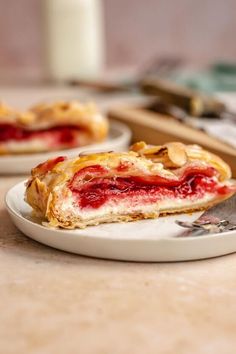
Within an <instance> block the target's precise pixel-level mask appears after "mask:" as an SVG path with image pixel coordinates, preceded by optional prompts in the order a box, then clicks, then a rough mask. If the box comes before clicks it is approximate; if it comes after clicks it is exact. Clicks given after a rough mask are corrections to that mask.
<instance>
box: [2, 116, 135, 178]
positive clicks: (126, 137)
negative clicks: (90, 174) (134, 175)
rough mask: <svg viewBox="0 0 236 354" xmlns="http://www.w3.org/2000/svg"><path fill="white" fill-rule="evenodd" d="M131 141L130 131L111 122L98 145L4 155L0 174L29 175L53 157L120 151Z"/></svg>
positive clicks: (121, 125)
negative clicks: (106, 133) (107, 133)
mask: <svg viewBox="0 0 236 354" xmlns="http://www.w3.org/2000/svg"><path fill="white" fill-rule="evenodd" d="M130 139H131V131H130V129H129V128H128V127H127V126H126V125H125V124H122V123H119V122H114V121H112V122H111V125H110V132H109V136H108V138H107V140H106V141H104V142H103V143H99V144H93V145H87V146H83V147H80V148H74V149H67V150H59V151H52V152H47V153H40V154H24V155H5V156H0V174H29V173H30V170H31V169H32V168H33V167H35V166H36V165H38V164H40V163H41V162H42V161H45V160H47V159H50V158H52V157H54V156H68V157H73V156H77V155H78V154H79V153H80V152H81V151H85V150H86V151H91V150H95V151H96V150H97V151H103V150H104V151H106V150H113V151H122V150H126V149H127V148H128V146H129V143H130Z"/></svg>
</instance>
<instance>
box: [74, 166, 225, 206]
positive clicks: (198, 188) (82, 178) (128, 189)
mask: <svg viewBox="0 0 236 354" xmlns="http://www.w3.org/2000/svg"><path fill="white" fill-rule="evenodd" d="M118 170H119V169H118ZM107 172H108V171H107V170H106V169H105V168H104V167H102V166H99V165H94V166H90V167H87V168H84V169H82V170H80V171H79V172H77V173H76V174H75V176H74V178H73V179H72V180H71V181H70V183H69V188H70V189H71V191H72V192H73V194H74V195H75V196H76V200H77V202H78V205H79V207H80V208H93V209H96V208H99V207H101V206H102V205H104V204H105V203H108V202H110V201H111V202H112V203H114V205H115V204H116V203H119V202H121V201H124V200H126V201H128V205H137V204H138V203H142V204H147V203H156V202H158V201H161V200H164V199H166V198H168V199H169V198H170V199H176V198H178V199H183V200H184V199H186V198H190V200H191V199H193V200H197V199H198V198H199V199H200V198H202V197H203V196H204V195H205V193H213V194H223V195H226V194H228V193H230V191H231V190H230V188H229V187H226V186H223V187H221V186H219V184H218V182H217V179H216V178H214V176H215V175H216V174H217V172H216V170H215V169H214V168H212V167H207V168H205V167H204V168H193V167H192V168H186V169H185V171H184V172H183V173H182V175H181V176H180V177H179V178H178V179H177V180H176V179H175V180H173V179H172V180H171V179H167V178H165V177H161V176H147V175H146V176H145V175H143V176H142V177H140V176H127V177H123V176H122V177H108V176H106V175H107Z"/></svg>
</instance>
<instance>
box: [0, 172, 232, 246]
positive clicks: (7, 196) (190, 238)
mask: <svg viewBox="0 0 236 354" xmlns="http://www.w3.org/2000/svg"><path fill="white" fill-rule="evenodd" d="M26 181H27V179H24V180H23V181H21V182H18V183H17V184H15V185H14V186H12V187H11V188H10V189H9V190H8V191H7V192H6V193H5V197H4V202H5V206H6V209H7V211H8V213H9V214H14V216H15V217H17V218H18V219H19V220H21V221H23V222H24V223H26V224H30V225H31V226H33V227H35V228H38V229H41V230H47V232H49V233H55V232H56V233H58V235H60V234H61V235H63V234H67V233H70V232H71V231H72V232H73V234H72V235H74V236H76V237H89V238H90V239H92V238H93V239H96V240H98V239H99V240H103V241H108V240H109V241H110V240H112V241H116V240H122V241H127V242H133V241H134V242H139V241H142V242H143V241H144V240H145V241H146V242H159V243H160V242H172V243H173V242H178V243H180V242H185V243H186V242H189V241H194V242H199V241H200V240H201V241H203V240H205V241H206V240H209V239H210V240H214V239H219V238H223V237H229V236H233V235H234V234H235V233H236V232H235V230H232V231H227V232H221V233H214V234H206V235H201V237H198V236H188V237H172V238H171V237H166V238H161V237H160V238H158V239H155V238H150V237H149V238H145V239H144V238H140V237H132V238H127V237H122V236H119V237H115V236H113V235H111V236H109V237H106V236H99V237H97V236H93V235H92V234H87V235H84V234H82V233H81V234H78V233H76V231H81V232H82V231H83V229H74V230H70V229H58V228H49V227H46V226H44V225H41V224H38V223H36V222H34V221H33V220H29V219H27V218H25V217H24V216H23V215H20V214H19V212H18V211H17V210H15V209H14V207H13V206H12V205H11V201H9V199H10V198H11V197H12V196H11V194H12V193H13V191H14V189H19V188H21V187H23V186H24V185H25V183H26ZM13 199H14V195H13ZM23 201H24V199H23ZM178 215H181V214H178ZM163 217H164V216H163ZM147 221H148V219H147ZM134 223H135V221H134ZM113 224H114V225H115V224H118V223H113ZM96 227H99V225H98V226H96ZM88 228H90V227H88ZM180 230H181V229H180ZM114 235H115V234H114ZM235 237H236V236H235Z"/></svg>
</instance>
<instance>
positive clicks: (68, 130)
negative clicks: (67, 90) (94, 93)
mask: <svg viewBox="0 0 236 354" xmlns="http://www.w3.org/2000/svg"><path fill="white" fill-rule="evenodd" d="M107 132H108V122H107V119H106V118H105V117H104V116H103V115H101V114H100V113H99V112H98V110H97V108H96V106H95V105H93V104H86V105H85V104H81V103H79V102H77V101H74V102H57V103H52V104H41V105H37V106H34V107H32V108H31V109H30V110H28V111H27V112H25V113H19V112H16V111H14V110H12V109H11V108H9V107H7V106H6V105H4V104H1V103H0V155H1V154H19V153H35V152H43V151H53V150H61V149H66V148H73V147H79V146H84V145H88V144H92V143H96V142H101V141H103V140H104V139H105V138H106V136H107Z"/></svg>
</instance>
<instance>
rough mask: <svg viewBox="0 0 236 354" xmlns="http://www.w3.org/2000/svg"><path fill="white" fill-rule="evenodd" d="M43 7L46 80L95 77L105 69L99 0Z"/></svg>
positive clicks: (47, 1) (56, 0) (55, 1)
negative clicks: (48, 78) (47, 76)
mask: <svg viewBox="0 0 236 354" xmlns="http://www.w3.org/2000/svg"><path fill="white" fill-rule="evenodd" d="M43 6H44V9H43V10H44V20H45V51H46V61H47V71H48V73H47V74H48V75H49V77H50V78H51V79H54V80H58V81H64V80H73V79H93V78H96V77H98V76H99V74H100V73H101V71H102V69H103V65H104V31H103V11H102V3H101V0H44V3H43Z"/></svg>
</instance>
